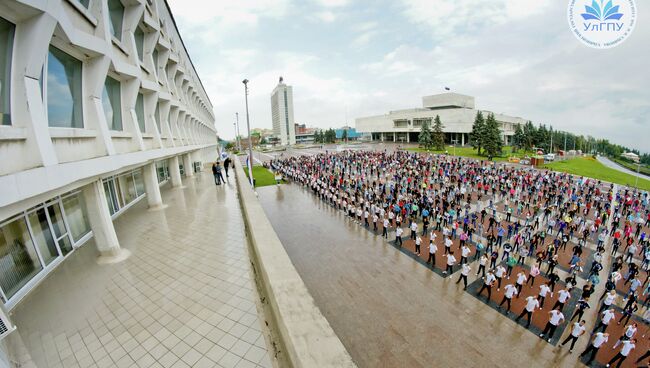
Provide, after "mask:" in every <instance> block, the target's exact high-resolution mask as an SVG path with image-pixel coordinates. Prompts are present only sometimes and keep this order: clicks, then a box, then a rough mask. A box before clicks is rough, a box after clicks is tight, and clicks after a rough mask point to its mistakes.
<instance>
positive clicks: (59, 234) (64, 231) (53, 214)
mask: <svg viewBox="0 0 650 368" xmlns="http://www.w3.org/2000/svg"><path fill="white" fill-rule="evenodd" d="M47 214H48V215H50V223H51V224H52V230H53V231H54V236H56V242H57V244H59V249H60V250H61V252H62V253H63V255H66V254H68V253H70V252H71V251H72V242H71V241H70V237H69V236H68V228H67V227H66V226H65V222H64V221H63V214H61V204H60V203H59V202H57V203H53V204H51V205H49V206H47Z"/></svg>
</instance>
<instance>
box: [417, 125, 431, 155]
mask: <svg viewBox="0 0 650 368" xmlns="http://www.w3.org/2000/svg"><path fill="white" fill-rule="evenodd" d="M418 142H420V147H423V148H424V149H431V146H433V138H432V137H431V127H430V123H429V120H425V121H424V122H423V123H422V128H421V129H420V135H419V136H418Z"/></svg>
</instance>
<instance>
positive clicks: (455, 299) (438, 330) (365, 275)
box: [257, 149, 648, 367]
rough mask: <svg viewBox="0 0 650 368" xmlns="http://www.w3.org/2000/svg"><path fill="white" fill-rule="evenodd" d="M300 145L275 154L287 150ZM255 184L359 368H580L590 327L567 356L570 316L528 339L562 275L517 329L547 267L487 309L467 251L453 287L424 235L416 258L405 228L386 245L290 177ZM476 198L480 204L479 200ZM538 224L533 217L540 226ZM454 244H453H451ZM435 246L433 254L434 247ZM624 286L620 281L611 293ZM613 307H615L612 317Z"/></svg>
mask: <svg viewBox="0 0 650 368" xmlns="http://www.w3.org/2000/svg"><path fill="white" fill-rule="evenodd" d="M300 151H301V150H293V151H290V152H286V153H285V154H284V155H285V156H295V155H299V154H300ZM319 151H320V150H315V149H312V150H308V152H305V153H303V154H306V155H313V154H317V153H318V152H319ZM274 155H276V157H277V154H274ZM617 189H618V188H615V190H617ZM257 191H258V193H259V197H260V201H261V202H262V205H263V207H264V209H265V211H266V213H267V215H268V216H269V219H270V220H271V222H272V224H273V226H274V228H275V230H276V232H277V233H278V236H279V237H280V239H281V240H282V243H283V245H284V246H285V248H286V249H287V252H288V254H289V256H290V257H291V259H292V261H293V262H294V264H295V265H296V269H297V270H298V272H299V273H300V275H301V277H302V278H303V279H304V281H305V283H306V285H307V287H308V288H309V290H310V292H311V293H312V295H313V296H314V299H315V300H316V303H317V305H318V306H319V307H320V308H321V310H322V312H323V314H324V315H325V316H326V318H327V319H328V321H329V322H330V324H331V325H332V327H333V329H334V331H335V332H336V333H337V334H338V335H339V337H340V338H341V341H342V342H343V343H344V345H345V346H346V348H347V349H348V351H349V352H350V354H351V356H352V357H353V359H354V360H355V362H356V363H357V364H358V365H359V366H360V367H395V366H400V367H430V366H432V365H435V366H464V367H483V366H508V367H516V366H530V367H548V366H559V367H579V366H583V364H582V361H581V360H580V359H579V357H578V355H579V354H580V352H582V351H583V350H584V349H585V347H586V346H587V344H588V340H589V338H588V336H589V334H587V335H586V336H583V337H581V338H580V339H579V340H578V342H577V344H576V347H575V349H574V351H573V353H572V354H571V353H569V348H568V346H566V347H565V348H560V347H558V345H559V343H560V342H562V341H564V339H565V338H566V337H567V336H568V335H569V332H570V325H569V323H567V322H565V323H563V324H562V325H561V328H559V329H558V331H557V332H556V333H555V336H554V338H553V339H552V341H551V342H550V343H549V342H547V341H546V340H542V339H540V338H539V337H538V336H537V335H538V334H539V333H540V332H541V330H542V329H543V328H544V325H545V324H546V321H547V320H548V316H547V313H548V311H550V310H551V308H552V306H553V304H554V303H555V301H556V299H557V291H558V290H560V289H561V288H563V287H564V282H563V281H560V282H558V285H557V287H556V293H555V294H554V295H553V296H551V297H549V298H547V300H546V303H545V305H544V308H543V309H542V311H539V312H536V314H535V316H534V318H533V324H532V327H531V328H530V329H525V328H524V326H525V320H524V321H520V322H519V324H517V323H516V322H514V321H513V320H514V317H516V315H518V314H519V312H521V309H522V308H523V300H524V299H525V296H527V295H536V294H537V291H538V289H537V288H538V285H540V284H541V283H542V282H543V281H547V280H546V279H545V273H544V271H545V270H546V266H544V267H543V269H542V271H543V273H542V275H541V276H540V277H539V278H538V280H537V283H536V288H535V289H529V288H528V287H526V288H525V290H524V292H523V294H522V295H523V297H522V298H521V299H520V300H516V301H514V302H513V306H512V312H511V313H510V314H509V315H506V314H505V313H504V312H505V310H497V308H496V307H497V305H498V303H499V302H500V300H501V298H502V296H503V289H502V290H501V291H499V292H497V290H496V287H495V288H494V291H493V293H492V297H491V298H490V300H489V301H488V300H487V299H486V295H485V294H484V295H483V296H480V297H477V296H476V293H477V291H478V289H479V288H480V286H481V284H482V279H481V278H480V277H477V276H476V275H475V273H476V269H477V268H478V262H477V261H476V260H473V258H472V257H471V256H470V265H471V267H472V272H471V273H470V276H469V280H468V281H469V283H470V286H469V287H468V290H467V291H463V287H462V284H460V285H458V284H456V281H457V280H458V278H459V272H455V273H454V274H453V275H451V276H449V277H446V278H443V277H441V276H443V275H441V271H442V270H441V269H439V268H434V269H432V268H431V266H429V265H427V263H426V255H427V250H426V249H427V244H428V237H427V236H423V245H422V249H423V250H422V255H421V256H417V255H415V254H414V246H413V242H412V241H410V240H406V239H407V238H408V234H409V232H410V231H409V230H406V231H405V233H404V238H405V242H404V245H403V246H402V247H399V246H397V245H395V243H394V239H395V235H394V232H393V233H391V234H390V235H389V237H388V239H387V240H384V239H383V238H382V237H381V236H380V235H381V225H379V230H378V231H373V230H372V228H371V229H366V228H364V227H363V226H361V225H360V224H359V223H357V222H355V221H353V220H352V219H351V218H350V217H348V216H347V215H346V214H345V213H344V212H343V211H340V210H336V209H334V208H333V207H332V206H331V205H329V204H326V203H325V202H323V201H322V200H321V199H319V198H318V197H317V196H316V195H314V194H313V192H312V191H311V190H310V189H309V188H307V187H303V186H301V185H299V184H296V183H289V184H285V185H280V186H271V187H265V188H258V189H257ZM483 200H484V201H486V198H484V199H483ZM485 205H486V202H484V203H483V207H485ZM497 208H498V211H499V213H500V214H501V215H502V216H505V215H504V213H503V206H502V203H497ZM473 210H474V206H472V211H473ZM403 226H404V227H406V225H403ZM545 227H546V226H545V225H544V224H543V223H542V228H544V229H545ZM419 229H420V230H421V224H420V227H419ZM439 239H440V238H439ZM575 243H577V239H576V238H574V239H571V241H570V242H569V246H568V250H566V251H561V252H560V253H559V256H560V257H559V262H560V263H559V264H558V266H557V268H556V271H557V273H558V274H559V276H560V278H561V280H564V279H565V278H566V277H567V276H568V273H567V271H568V262H569V259H570V256H571V251H570V249H571V248H572V247H573V246H574V245H575ZM453 247H454V249H456V250H457V247H458V242H457V241H454V246H453ZM592 248H593V249H592ZM472 249H474V248H473V247H472ZM594 249H595V244H594V243H592V241H591V240H590V241H589V243H588V245H587V246H586V247H585V253H584V255H585V259H586V260H587V261H588V262H586V263H585V268H587V269H588V267H589V266H590V265H591V259H592V256H593V253H594ZM608 249H609V248H608ZM440 252H441V253H440V254H442V250H440ZM438 257H439V261H438V262H440V263H441V265H440V266H437V267H444V262H445V259H444V258H442V257H440V255H438ZM440 258H442V259H440ZM533 262H534V257H532V258H530V259H529V261H528V262H527V265H526V266H524V268H520V267H519V266H518V267H515V270H514V272H513V275H516V274H517V273H518V272H519V271H520V270H524V271H526V272H528V270H529V266H530V265H531V264H532V263H533ZM610 262H611V259H610V256H609V252H606V254H605V255H604V259H603V264H604V266H605V267H606V270H608V269H609V264H610ZM455 271H457V269H456V270H455ZM606 273H607V271H605V273H601V279H603V282H601V283H600V284H599V285H598V286H596V291H595V293H594V294H593V297H592V298H591V299H592V300H591V302H590V305H591V309H589V310H587V312H586V313H585V315H584V317H583V318H584V319H585V320H586V326H587V328H588V329H591V328H593V326H594V325H595V323H596V322H597V310H598V307H599V305H600V304H599V302H598V298H599V297H600V295H601V294H602V293H603V291H604V288H603V286H604V277H605V276H604V275H606ZM644 275H645V274H644ZM578 276H579V281H578V285H577V288H575V289H574V290H573V291H572V293H571V294H572V296H571V298H570V299H569V301H568V302H567V307H566V308H565V309H564V314H565V316H566V319H567V320H568V319H570V318H571V316H572V314H573V311H574V308H575V305H576V302H577V300H578V299H579V297H580V290H579V289H581V288H582V286H583V285H584V284H585V281H584V279H585V278H586V276H587V275H586V272H583V273H580V274H579V275H578ZM504 282H505V283H512V282H514V277H512V278H511V279H510V280H505V278H504ZM621 284H622V282H621ZM504 285H505V284H504ZM625 291H627V288H626V289H625V290H619V292H625ZM621 299H622V297H621ZM617 308H618V307H617ZM620 312H621V309H620V308H618V309H617V312H616V313H617V319H618V317H620ZM641 314H642V312H641V311H639V312H638V313H637V314H636V315H635V316H633V318H632V321H635V322H637V323H638V324H639V333H638V335H637V338H638V340H639V341H638V343H637V349H636V350H635V351H634V352H633V353H632V355H631V356H630V359H628V361H626V362H625V364H624V365H623V366H624V367H631V366H635V365H634V364H633V362H634V361H635V360H636V359H637V358H638V357H639V356H641V355H642V354H644V353H645V352H646V351H647V349H648V342H647V338H645V337H643V338H642V337H641V336H642V335H643V336H646V333H647V327H646V326H645V324H644V323H643V322H642V319H641ZM622 330H623V325H616V323H613V326H610V328H609V329H608V330H607V332H609V333H610V335H611V336H610V341H609V342H608V343H607V344H606V347H607V348H603V349H601V350H602V351H601V352H600V353H599V354H598V356H597V358H596V362H597V363H598V364H600V365H602V366H604V363H606V362H607V361H608V360H609V359H610V358H611V357H612V356H613V355H614V353H615V352H616V351H618V349H612V347H613V345H614V343H615V342H616V340H617V339H618V337H619V336H620V335H621V333H622ZM589 331H590V330H589ZM596 366H598V365H596Z"/></svg>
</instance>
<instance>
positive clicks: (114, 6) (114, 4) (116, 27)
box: [108, 0, 124, 41]
mask: <svg viewBox="0 0 650 368" xmlns="http://www.w3.org/2000/svg"><path fill="white" fill-rule="evenodd" d="M108 14H109V16H110V18H111V21H110V23H109V25H110V27H111V34H112V35H113V36H114V37H115V38H117V39H118V40H120V41H121V40H122V19H124V5H122V2H121V1H120V0H108Z"/></svg>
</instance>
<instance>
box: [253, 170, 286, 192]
mask: <svg viewBox="0 0 650 368" xmlns="http://www.w3.org/2000/svg"><path fill="white" fill-rule="evenodd" d="M244 172H245V173H246V178H248V169H247V168H245V167H244ZM253 178H254V179H255V188H259V187H266V186H269V185H275V175H273V173H272V172H271V171H270V170H268V169H266V168H264V167H263V166H253ZM283 183H284V181H283Z"/></svg>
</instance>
